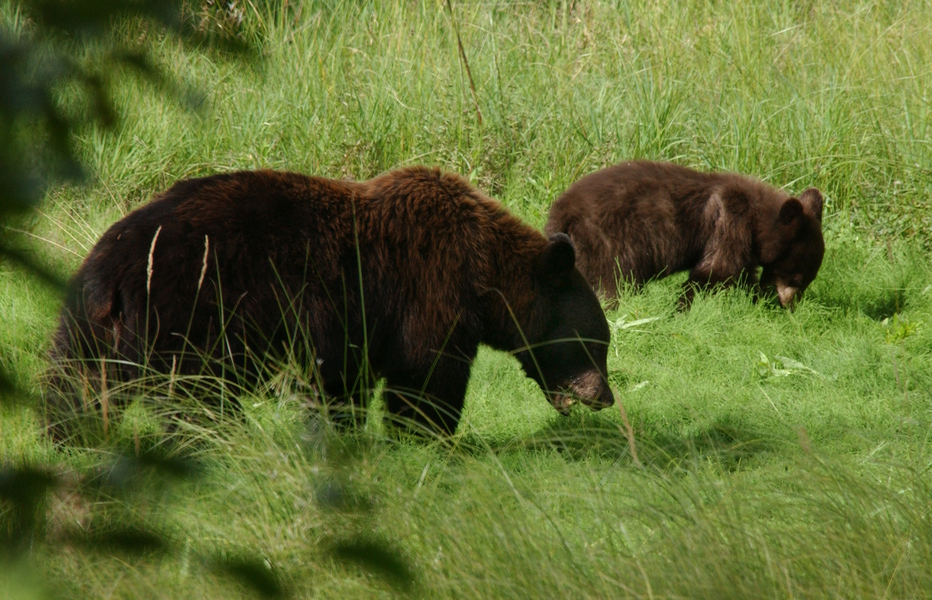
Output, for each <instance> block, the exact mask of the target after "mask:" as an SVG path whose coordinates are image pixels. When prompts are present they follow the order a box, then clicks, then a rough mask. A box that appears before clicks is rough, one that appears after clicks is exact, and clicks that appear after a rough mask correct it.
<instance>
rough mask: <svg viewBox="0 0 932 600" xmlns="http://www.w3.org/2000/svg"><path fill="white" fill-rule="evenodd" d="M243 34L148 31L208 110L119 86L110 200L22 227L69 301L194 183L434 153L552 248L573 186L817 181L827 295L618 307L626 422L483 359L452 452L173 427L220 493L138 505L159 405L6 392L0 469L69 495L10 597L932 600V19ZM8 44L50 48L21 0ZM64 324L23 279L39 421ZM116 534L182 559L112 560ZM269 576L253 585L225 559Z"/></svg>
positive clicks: (95, 196)
mask: <svg viewBox="0 0 932 600" xmlns="http://www.w3.org/2000/svg"><path fill="white" fill-rule="evenodd" d="M205 6H206V3H205ZM451 8H452V11H451ZM235 9H236V11H241V12H239V13H238V15H239V17H241V19H240V18H238V17H237V15H232V17H231V14H228V13H229V12H230V10H232V9H228V10H227V13H224V11H223V10H214V11H213V12H212V13H208V14H209V15H210V16H211V18H213V19H215V20H217V22H218V23H219V22H220V21H221V20H222V22H223V25H224V27H227V28H232V31H233V33H234V34H235V35H237V36H239V38H240V39H241V40H243V41H245V42H246V43H247V44H249V45H251V46H253V47H255V48H256V49H257V55H258V56H257V58H255V60H241V59H238V58H234V57H232V56H230V55H228V54H225V53H224V52H223V51H222V50H218V49H216V48H209V47H203V48H200V47H197V46H193V45H190V44H183V43H181V42H180V41H179V40H178V39H176V38H175V37H173V36H172V35H165V34H162V33H161V32H160V31H159V30H157V29H154V28H152V27H150V26H148V25H146V24H144V23H142V24H141V23H128V24H126V25H125V26H122V27H121V28H120V30H119V35H121V36H124V37H125V40H126V42H127V43H128V44H130V45H140V46H144V47H146V48H148V49H149V51H150V52H151V55H152V57H153V59H155V60H157V61H158V62H159V64H161V65H162V68H163V69H164V71H165V72H166V74H167V75H168V76H169V77H171V78H173V80H174V81H176V82H177V84H178V86H179V88H180V89H188V88H190V89H191V90H193V92H192V97H196V98H198V99H199V101H198V102H185V101H182V100H179V98H178V96H177V95H172V94H167V93H165V92H164V91H160V90H159V89H158V88H157V87H155V86H154V85H152V83H151V82H148V81H146V80H145V79H142V78H138V77H134V76H133V75H132V73H128V72H127V73H114V74H113V78H112V85H113V87H112V90H111V93H112V96H113V98H114V101H115V103H116V105H117V106H118V107H120V111H121V113H120V114H121V119H120V122H119V124H118V127H116V128H113V129H104V128H100V127H97V126H95V125H86V126H83V127H81V128H80V129H79V130H78V133H77V138H76V141H75V143H76V145H77V148H78V153H79V156H80V158H81V159H82V160H83V162H84V163H85V164H86V166H87V169H88V172H89V178H88V180H87V182H86V183H85V184H83V185H73V184H69V185H60V186H56V187H53V188H51V189H50V190H49V191H48V193H47V195H46V197H45V199H44V201H43V203H42V204H41V205H40V206H39V208H38V210H37V211H36V212H35V213H33V214H31V215H29V216H28V217H25V218H21V219H18V220H16V221H15V222H12V223H6V224H4V225H3V226H4V227H7V233H8V235H10V236H12V237H13V239H15V240H16V241H17V243H18V244H20V245H21V246H22V247H25V248H28V251H29V252H30V253H31V254H32V255H34V256H36V257H37V258H39V259H40V260H41V262H42V263H43V264H47V265H48V266H49V267H50V268H51V269H53V270H54V271H55V272H57V273H60V274H62V276H67V275H68V274H69V273H71V272H72V271H74V270H75V269H76V268H77V266H78V265H79V264H80V261H81V260H82V258H83V257H84V256H85V255H86V254H87V252H88V251H89V250H90V248H91V247H92V246H93V244H94V242H95V241H96V240H97V238H98V237H99V236H100V235H101V234H102V233H103V232H104V231H105V230H106V228H107V227H109V226H110V225H111V224H112V223H113V222H115V221H117V220H118V219H120V218H121V217H122V216H124V215H126V214H127V213H128V212H129V211H131V210H132V209H134V208H136V207H138V206H140V205H142V204H144V203H145V202H146V201H148V199H150V198H151V197H152V196H153V194H155V193H157V192H159V191H161V190H164V189H166V188H167V187H168V186H169V185H171V184H172V183H173V182H175V181H177V180H179V179H182V178H186V177H195V176H202V175H207V174H212V173H219V172H226V171H232V170H238V169H251V168H275V169H288V170H294V171H299V172H303V173H308V174H315V175H322V176H327V177H334V178H349V179H358V180H361V179H367V178H369V177H372V176H374V175H377V174H379V173H382V172H385V171H387V170H390V169H393V168H396V167H401V166H405V165H414V164H426V165H436V166H439V167H441V168H443V169H446V170H450V171H455V172H458V173H461V174H463V175H464V176H467V177H468V178H469V179H470V180H471V181H473V182H474V183H475V184H476V185H477V186H479V187H480V188H481V189H482V190H484V191H485V192H486V193H488V194H489V195H491V196H493V197H495V198H497V199H498V200H500V201H501V202H502V203H503V204H504V205H505V206H506V207H507V208H508V209H509V210H510V211H512V212H513V213H514V214H516V215H518V216H520V217H521V218H522V219H524V220H525V221H526V222H528V223H530V224H531V225H533V226H535V227H542V226H543V224H544V221H545V220H546V216H547V211H548V209H549V206H550V204H551V203H552V202H553V200H554V199H555V198H556V197H557V196H558V195H559V194H560V193H561V192H562V191H563V190H565V189H566V188H567V187H568V186H569V185H570V184H571V183H572V182H574V181H575V180H577V179H578V178H579V177H581V176H583V175H585V174H587V173H590V172H592V171H594V170H597V169H599V168H602V167H605V166H608V165H610V164H613V163H615V162H619V161H622V160H626V159H631V158H645V159H653V160H669V161H675V162H678V163H682V164H685V165H688V166H691V167H694V168H697V169H701V170H727V171H737V172H742V173H747V174H751V175H755V176H757V177H760V178H761V179H764V180H766V181H768V182H770V183H772V184H774V185H776V186H778V187H784V188H786V189H787V190H788V191H790V192H796V193H798V192H801V191H802V190H803V189H805V188H806V187H809V186H815V187H818V188H819V189H820V190H821V191H822V192H823V194H824V195H825V198H826V206H825V214H824V221H823V223H824V234H825V242H826V255H825V260H824V262H823V264H822V268H821V271H820V272H819V275H818V277H817V279H816V280H815V282H814V283H813V284H812V286H811V287H810V288H809V289H808V290H807V292H806V294H805V298H804V299H803V301H802V302H801V303H800V304H799V305H798V307H797V308H796V310H794V311H786V310H782V309H780V308H778V307H776V306H775V305H773V304H772V303H767V302H758V303H755V302H753V301H752V299H751V298H750V296H749V295H748V294H747V293H746V292H744V291H742V290H730V291H725V292H722V293H717V294H705V295H701V296H699V297H697V299H696V301H695V302H694V303H693V306H692V309H691V310H689V311H688V312H681V311H678V310H677V297H678V295H679V293H680V287H681V285H682V281H683V279H684V277H683V276H682V275H679V276H674V277H670V278H667V279H664V280H661V281H657V282H652V283H650V284H648V285H646V286H644V287H643V288H642V289H626V290H625V291H624V293H623V294H622V295H621V298H620V301H619V302H618V304H617V306H612V307H608V308H607V310H606V315H607V317H608V320H609V322H610V324H611V326H612V342H611V348H610V352H609V362H608V366H609V380H610V382H611V384H612V386H613V388H614V390H615V393H616V399H617V403H616V406H614V407H612V408H610V409H606V410H603V411H601V412H591V411H589V410H588V409H586V408H584V407H581V406H577V407H575V408H574V410H573V412H572V414H570V415H569V416H568V417H562V416H560V415H559V414H557V413H556V411H554V410H553V408H552V407H551V406H550V405H549V403H548V402H547V401H546V399H545V398H544V395H543V394H542V393H541V391H540V389H539V388H538V387H537V386H536V384H534V383H533V382H532V381H530V380H529V379H526V378H525V377H524V376H523V374H522V373H521V371H520V369H519V367H518V363H517V361H516V360H515V359H514V358H512V357H510V356H508V355H506V354H503V353H498V352H493V351H490V350H488V349H484V350H482V351H480V354H479V357H478V359H477V360H476V363H475V365H474V367H473V371H472V377H471V379H470V386H469V391H468V395H467V398H466V410H465V413H464V417H463V420H462V422H461V424H460V427H459V430H458V432H457V434H456V435H455V436H453V437H452V438H451V439H449V440H443V441H418V440H407V439H396V438H394V437H392V436H389V435H387V433H386V430H385V427H384V426H383V424H382V421H381V414H380V412H379V408H378V403H376V406H375V408H374V409H373V410H372V411H370V416H369V419H368V423H367V425H366V426H365V428H364V429H362V430H361V431H359V432H357V433H355V434H351V435H344V436H339V435H335V434H333V433H332V432H329V431H328V430H326V428H321V427H320V426H319V424H318V425H315V421H313V420H309V419H308V415H307V412H306V410H304V408H303V407H302V406H301V402H300V401H299V400H298V399H296V398H294V397H291V396H289V395H288V394H284V393H274V390H272V391H269V393H259V394H255V395H250V396H249V397H243V398H241V399H240V400H241V403H242V404H243V405H244V413H245V414H244V415H242V416H239V417H233V418H224V419H221V420H219V421H217V422H214V423H207V424H204V423H203V422H201V421H198V424H197V425H194V424H188V425H186V426H185V427H183V428H182V429H181V430H175V431H174V433H173V434H172V436H171V437H170V438H169V441H166V442H164V443H163V442H160V441H158V436H155V434H153V433H151V432H150V433H149V434H147V435H149V436H150V437H148V438H146V440H149V441H150V442H151V443H153V444H155V446H156V447H157V448H159V449H160V451H163V452H164V453H165V455H166V456H168V459H166V460H170V459H172V458H173V457H176V456H186V457H192V459H193V460H194V461H195V463H196V464H197V465H198V469H197V471H198V472H197V476H196V477H187V478H180V479H178V480H172V481H166V480H163V479H161V478H159V477H156V476H148V475H145V476H142V475H141V476H140V478H141V479H142V481H134V482H133V485H129V484H128V483H126V481H125V478H123V479H121V477H120V476H119V472H120V468H121V467H120V465H121V464H122V463H121V462H120V460H123V459H120V460H118V459H116V458H115V457H116V456H117V455H118V450H117V449H119V448H127V447H128V448H130V452H129V454H130V455H132V452H133V450H132V449H133V444H134V443H136V442H137V441H138V429H137V427H136V423H138V422H139V421H140V420H141V421H142V422H144V423H148V421H146V415H145V414H144V413H145V410H146V409H145V408H144V407H143V406H142V405H134V407H133V408H132V409H131V410H130V411H129V412H128V413H127V414H126V418H125V419H122V418H121V417H119V416H117V417H114V422H113V424H112V426H113V427H112V431H111V432H110V434H109V435H110V440H109V443H108V444H104V445H96V446H94V447H82V446H70V447H55V446H54V445H53V444H51V443H50V442H48V441H47V440H46V439H45V437H44V429H43V425H42V420H41V418H40V417H39V416H38V413H37V411H36V410H35V409H34V407H33V406H32V403H30V402H28V401H27V402H20V403H2V404H0V465H2V466H4V467H8V466H19V465H32V466H37V467H41V468H44V469H50V470H52V471H55V472H60V473H62V475H61V478H62V484H61V485H60V486H59V487H57V488H56V489H55V491H54V492H53V493H52V494H50V495H49V496H48V497H47V498H46V499H45V501H44V503H43V504H41V505H40V506H38V507H37V508H36V512H37V515H38V516H37V517H36V518H37V519H39V521H41V523H42V524H43V526H42V527H41V528H40V529H39V531H40V532H41V535H37V536H35V537H33V538H32V539H30V540H28V549H27V550H26V551H25V552H24V553H21V554H20V555H19V558H16V559H13V558H9V559H7V558H4V556H2V555H0V598H13V599H16V600H19V599H26V598H30V599H31V598H165V599H178V598H192V599H193V598H239V597H242V598H250V597H256V593H259V594H260V595H261V594H263V593H264V594H265V595H266V596H275V595H277V594H283V595H286V596H289V597H294V598H374V597H377V598H393V597H415V598H515V599H524V598H606V599H609V598H611V599H615V598H631V599H641V598H645V599H647V598H650V599H661V598H663V599H674V598H708V599H727V598H747V599H760V598H859V599H860V598H876V599H878V600H879V599H882V598H883V599H892V598H903V599H905V598H930V597H932V447H930V444H932V261H930V258H932V203H930V198H932V86H930V82H932V44H930V43H929V32H930V31H932V4H930V3H929V2H928V1H911V0H906V1H897V2H894V1H892V0H888V1H880V0H856V1H853V2H847V3H845V2H830V1H829V0H801V1H797V0H794V1H790V0H767V1H763V2H750V1H747V0H736V1H733V2H713V1H710V0H687V1H684V2H672V1H668V0H662V1H660V2H651V1H647V0H631V1H621V2H526V3H523V2H453V3H450V4H448V3H447V2H445V1H440V0H429V1H425V2H411V1H408V0H386V1H383V2H368V1H365V0H359V1H353V2H341V1H326V0H321V1H312V0H307V1H305V2H300V1H291V0H287V1H279V2H261V1H260V0H251V1H250V0H241V1H240V2H238V3H237V5H236V7H235ZM233 17H237V18H233ZM223 19H226V20H223ZM217 26H219V25H217ZM0 27H2V28H3V29H4V30H5V31H7V32H11V33H13V34H15V35H22V36H29V35H30V32H31V31H32V28H33V24H32V23H31V22H30V20H29V19H28V18H27V17H26V16H25V15H24V14H23V13H22V12H20V11H19V10H17V9H16V8H15V5H12V4H10V3H3V4H2V5H0ZM458 37H459V41H460V42H461V44H462V53H461V51H460V47H459V42H458ZM58 101H59V102H61V103H63V105H64V106H69V107H72V108H73V109H74V110H78V111H79V110H81V108H82V106H83V105H84V104H85V103H86V102H87V98H85V97H84V96H82V95H81V94H80V93H77V92H76V91H75V90H71V89H60V90H58ZM450 243H456V240H450ZM59 303H60V298H59V296H58V295H57V294H56V293H55V292H54V291H53V290H52V289H51V288H49V287H48V286H46V285H45V284H44V283H42V282H41V281H38V280H37V279H34V278H32V277H30V276H27V275H25V274H24V273H23V272H22V271H21V270H19V269H17V268H15V267H14V266H13V265H11V264H8V263H0V364H2V366H3V368H4V369H6V370H8V371H9V372H12V373H14V374H15V377H14V379H15V382H16V383H17V384H18V386H19V387H20V388H21V389H22V390H24V391H25V392H26V393H27V395H31V396H34V397H38V396H41V393H42V377H43V373H44V371H45V369H46V368H47V366H48V363H47V358H46V352H47V351H48V348H49V339H50V337H51V334H52V332H53V330H54V328H55V325H56V318H57V310H58V307H59ZM181 404H182V406H180V410H190V411H192V412H197V411H198V410H199V409H198V408H197V405H196V403H190V402H188V403H181ZM139 413H143V414H141V416H140V414H139ZM151 440H156V441H154V442H153V441H151ZM147 443H149V442H147ZM137 447H138V446H137ZM95 473H96V474H97V475H93V474H95ZM114 473H116V474H114ZM89 474H90V475H89ZM95 477H96V479H95ZM100 480H106V481H105V483H99V481H100ZM88 481H98V484H92V483H88ZM107 482H109V483H107ZM11 510H12V509H11V508H10V505H9V503H2V502H0V518H2V517H5V516H9V514H10V511H11ZM0 523H2V521H0ZM106 526H114V527H116V526H126V527H128V528H132V527H137V526H138V527H143V526H145V527H148V528H150V529H155V530H157V531H158V532H160V533H159V536H160V537H159V538H158V539H159V542H158V544H148V545H146V544H142V545H141V551H140V547H131V548H129V549H127V548H123V547H116V546H115V547H110V546H95V545H94V544H91V543H87V542H86V539H96V538H93V536H92V535H91V534H92V533H94V532H97V531H100V528H101V527H106ZM89 532H90V533H89ZM85 534H86V535H85ZM82 535H85V537H82ZM81 540H85V541H84V542H82V541H81ZM137 541H138V540H137ZM117 546H119V545H117ZM129 546H133V545H132V544H129ZM246 556H248V557H250V558H249V561H251V562H248V561H246V559H243V564H246V562H248V565H249V568H250V569H253V570H256V571H258V573H254V574H253V575H254V577H253V576H245V577H242V575H243V573H244V572H246V571H248V570H249V569H246V568H244V569H241V570H236V569H233V570H231V571H230V572H235V573H236V574H238V576H234V577H226V576H224V575H223V573H224V571H223V568H222V567H218V565H223V564H226V565H229V564H239V563H237V562H236V561H237V560H239V558H238V557H246ZM205 557H220V558H209V559H208V558H205ZM4 561H6V562H4ZM224 561H226V562H224ZM266 580H268V581H271V582H272V583H270V584H269V586H270V587H265V588H263V587H262V585H257V584H256V582H257V581H258V582H259V583H260V584H261V582H263V581H266ZM273 584H274V585H273Z"/></svg>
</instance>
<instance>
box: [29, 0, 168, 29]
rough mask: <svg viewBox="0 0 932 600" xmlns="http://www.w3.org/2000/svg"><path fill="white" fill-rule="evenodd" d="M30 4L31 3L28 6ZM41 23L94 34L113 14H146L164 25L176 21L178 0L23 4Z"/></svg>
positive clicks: (66, 0)
mask: <svg viewBox="0 0 932 600" xmlns="http://www.w3.org/2000/svg"><path fill="white" fill-rule="evenodd" d="M28 5H31V6H28ZM27 6H28V8H31V10H30V12H31V13H32V14H33V15H34V16H35V19H36V21H38V22H39V23H40V24H41V25H42V26H44V27H46V28H49V29H53V30H59V31H62V32H65V33H68V34H77V35H85V36H98V35H102V34H103V33H104V32H105V31H107V30H108V29H109V28H110V26H111V25H112V23H113V19H114V18H115V17H133V16H140V17H149V18H152V19H155V20H156V21H159V22H161V23H162V24H163V25H165V26H166V27H172V26H175V25H176V24H177V18H176V15H178V13H179V10H180V6H181V2H180V0H137V1H132V0H77V1H76V0H34V1H33V2H29V3H27Z"/></svg>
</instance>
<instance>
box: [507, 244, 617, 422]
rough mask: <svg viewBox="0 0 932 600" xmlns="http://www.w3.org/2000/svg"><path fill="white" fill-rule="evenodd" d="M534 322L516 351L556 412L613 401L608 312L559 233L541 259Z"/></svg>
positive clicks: (572, 250)
mask: <svg viewBox="0 0 932 600" xmlns="http://www.w3.org/2000/svg"><path fill="white" fill-rule="evenodd" d="M535 270H536V273H535V277H534V278H535V286H536V287H537V288H538V289H537V290H536V296H535V301H534V304H535V306H534V312H535V313H536V314H537V316H538V318H537V319H535V320H534V321H535V322H533V323H532V324H531V325H530V326H529V328H528V331H525V335H526V343H527V348H525V349H522V350H521V351H519V352H517V353H516V356H517V358H518V361H519V362H520V363H521V366H522V368H523V369H524V372H525V373H526V374H527V376H528V377H530V378H531V379H533V380H534V381H536V382H537V384H538V385H539V386H540V387H541V389H542V390H543V391H544V393H545V394H546V395H547V399H548V400H549V401H550V403H551V404H552V405H553V407H554V408H555V409H557V411H558V412H560V413H561V414H563V415H566V414H568V413H569V411H570V407H571V406H572V405H573V403H574V402H575V401H577V400H579V401H580V402H582V403H583V404H585V405H586V406H588V407H589V408H591V409H593V410H600V409H602V408H605V407H607V406H611V405H612V404H614V403H615V397H614V395H613V394H612V391H611V389H610V387H609V385H608V381H607V379H606V374H607V372H608V367H607V364H606V361H607V357H608V345H609V341H610V332H609V328H608V321H606V319H605V313H604V312H603V311H602V306H601V305H600V304H599V300H598V298H597V297H596V295H595V292H594V291H593V290H592V288H591V287H590V286H589V284H588V283H587V282H586V279H585V278H584V277H583V276H582V273H580V272H579V270H578V269H577V268H576V250H575V248H574V247H573V243H572V242H571V241H570V238H569V236H567V235H566V234H564V233H556V234H553V235H551V236H550V240H549V244H548V246H547V248H546V249H545V250H544V252H543V254H542V255H541V256H540V257H539V258H538V261H537V265H536V269H535Z"/></svg>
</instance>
